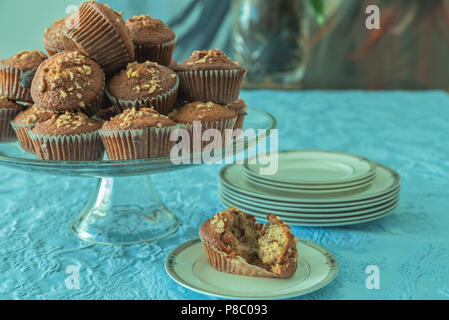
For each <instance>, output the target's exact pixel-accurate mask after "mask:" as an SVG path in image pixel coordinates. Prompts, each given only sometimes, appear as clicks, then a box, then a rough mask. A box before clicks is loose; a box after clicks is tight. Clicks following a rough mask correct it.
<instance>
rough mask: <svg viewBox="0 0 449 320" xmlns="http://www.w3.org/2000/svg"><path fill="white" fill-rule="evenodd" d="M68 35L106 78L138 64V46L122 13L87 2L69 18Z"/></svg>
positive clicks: (102, 5)
mask: <svg viewBox="0 0 449 320" xmlns="http://www.w3.org/2000/svg"><path fill="white" fill-rule="evenodd" d="M66 35H67V37H68V38H69V39H70V40H71V41H72V42H73V43H74V44H75V46H76V48H78V50H80V51H81V52H82V53H84V54H85V55H87V56H88V57H90V58H92V59H93V60H95V61H96V62H98V64H99V65H100V66H101V67H102V68H103V70H104V72H105V73H106V74H112V73H114V72H116V71H118V70H120V69H122V68H124V67H125V66H126V65H127V64H128V63H129V62H132V61H134V45H133V42H132V39H131V35H130V33H129V30H128V28H127V27H126V23H125V20H123V18H122V13H121V12H120V13H119V12H117V11H115V10H114V9H112V8H111V7H109V6H108V5H107V4H103V3H98V2H96V1H87V2H84V3H83V4H82V5H81V7H80V8H79V10H78V11H77V12H75V13H73V14H72V15H70V16H69V17H67V32H66ZM67 49H73V47H72V46H68V48H67Z"/></svg>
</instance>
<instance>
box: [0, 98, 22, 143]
mask: <svg viewBox="0 0 449 320" xmlns="http://www.w3.org/2000/svg"><path fill="white" fill-rule="evenodd" d="M22 110H25V107H24V106H22V105H20V104H17V103H15V102H13V101H10V100H8V99H7V98H6V97H3V96H0V143H3V142H12V141H15V140H16V135H15V134H14V130H13V128H12V127H11V120H12V119H14V117H15V116H16V115H17V114H18V113H19V112H21V111H22Z"/></svg>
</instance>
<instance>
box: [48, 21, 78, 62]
mask: <svg viewBox="0 0 449 320" xmlns="http://www.w3.org/2000/svg"><path fill="white" fill-rule="evenodd" d="M65 31H66V20H65V18H62V19H58V20H56V21H55V22H54V23H53V24H52V25H51V26H50V27H49V28H48V29H45V31H44V47H45V50H46V51H47V52H48V55H50V56H53V55H55V54H57V53H59V52H63V51H65V50H66V47H67V46H68V44H67V42H69V41H70V40H69V39H68V38H67V36H66V35H65ZM71 45H72V46H73V44H71Z"/></svg>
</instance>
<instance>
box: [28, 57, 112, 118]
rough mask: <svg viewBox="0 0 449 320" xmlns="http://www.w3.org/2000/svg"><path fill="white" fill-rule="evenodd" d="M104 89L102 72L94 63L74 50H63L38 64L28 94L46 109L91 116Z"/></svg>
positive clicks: (99, 101) (101, 101) (98, 107)
mask: <svg viewBox="0 0 449 320" xmlns="http://www.w3.org/2000/svg"><path fill="white" fill-rule="evenodd" d="M104 87H105V76H104V73H103V71H102V70H101V68H100V66H99V65H98V64H97V63H96V62H95V61H93V60H91V59H89V58H87V57H86V56H84V55H83V54H81V53H80V52H78V51H64V52H61V53H58V54H55V55H54V56H52V57H50V59H48V60H46V61H45V62H44V63H42V65H41V66H40V67H39V69H38V70H37V72H36V75H35V77H34V79H33V83H32V85H31V95H32V97H33V100H34V102H35V103H36V104H37V105H39V106H40V107H41V108H44V109H46V110H49V111H53V112H65V111H82V112H84V113H86V114H88V115H92V116H93V115H95V114H96V113H97V112H98V110H99V109H100V107H101V106H102V104H103V98H104Z"/></svg>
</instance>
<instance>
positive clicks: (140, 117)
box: [100, 108, 177, 160]
mask: <svg viewBox="0 0 449 320" xmlns="http://www.w3.org/2000/svg"><path fill="white" fill-rule="evenodd" d="M176 128H177V125H176V123H175V122H174V121H172V120H171V119H170V118H168V117H167V116H164V115H161V114H160V113H158V112H157V111H156V110H154V109H153V108H141V109H139V110H137V109H136V108H132V109H127V110H125V111H124V112H123V113H122V114H120V115H118V116H115V117H114V118H112V119H111V120H110V121H108V122H106V123H105V124H104V125H103V127H102V128H101V131H100V135H101V138H102V139H103V144H104V146H105V148H106V153H107V155H108V158H109V160H130V159H146V158H155V157H163V156H168V155H170V150H171V148H172V147H173V146H174V144H175V142H173V141H170V135H171V133H172V131H173V130H175V129H176Z"/></svg>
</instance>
